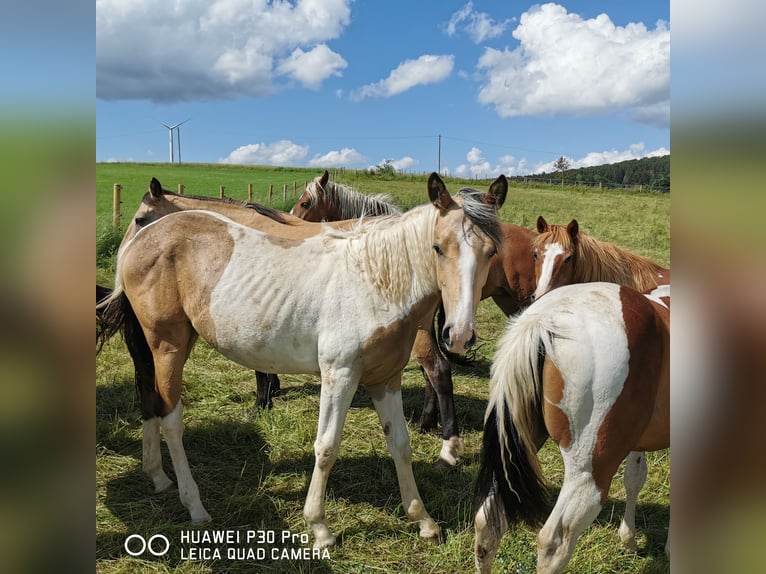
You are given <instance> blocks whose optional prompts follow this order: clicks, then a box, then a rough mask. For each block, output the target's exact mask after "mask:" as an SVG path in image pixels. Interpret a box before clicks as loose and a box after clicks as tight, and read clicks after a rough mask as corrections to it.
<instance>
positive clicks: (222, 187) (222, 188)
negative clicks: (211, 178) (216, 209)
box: [221, 186, 226, 199]
mask: <svg viewBox="0 0 766 574" xmlns="http://www.w3.org/2000/svg"><path fill="white" fill-rule="evenodd" d="M224 189H226V188H225V187H224V186H221V199H223V190H224Z"/></svg>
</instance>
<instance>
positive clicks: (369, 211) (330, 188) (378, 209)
mask: <svg viewBox="0 0 766 574" xmlns="http://www.w3.org/2000/svg"><path fill="white" fill-rule="evenodd" d="M320 190H321V191H323V192H324V195H325V199H326V201H327V202H329V203H330V204H331V205H332V206H334V207H335V208H336V209H337V210H338V213H339V215H340V219H355V218H357V217H372V216H378V215H401V213H402V212H401V210H400V209H399V208H398V207H396V206H395V205H394V204H393V198H392V197H391V196H390V195H388V194H386V193H375V194H371V195H367V194H364V193H360V192H358V191H356V190H355V189H353V188H352V187H349V186H346V185H343V184H340V183H336V182H334V181H329V182H327V185H325V187H324V189H322V188H320V187H319V184H318V183H317V182H316V181H315V182H314V185H312V186H309V187H308V188H307V189H306V193H307V194H308V201H309V206H310V208H311V207H314V206H315V205H316V204H317V202H318V201H319V191H320Z"/></svg>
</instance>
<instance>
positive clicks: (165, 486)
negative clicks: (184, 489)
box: [154, 478, 175, 494]
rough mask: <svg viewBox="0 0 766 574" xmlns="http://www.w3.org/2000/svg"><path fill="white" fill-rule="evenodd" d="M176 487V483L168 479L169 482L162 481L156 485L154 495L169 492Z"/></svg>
mask: <svg viewBox="0 0 766 574" xmlns="http://www.w3.org/2000/svg"><path fill="white" fill-rule="evenodd" d="M174 486H175V483H174V482H173V481H172V480H170V479H169V478H168V479H167V482H165V481H162V482H161V483H159V484H155V485H154V493H155V494H159V493H161V492H167V491H168V490H170V489H171V488H173V487H174Z"/></svg>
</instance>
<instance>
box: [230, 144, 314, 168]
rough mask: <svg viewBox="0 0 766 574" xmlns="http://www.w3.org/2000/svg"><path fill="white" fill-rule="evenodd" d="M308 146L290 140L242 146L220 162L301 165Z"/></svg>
mask: <svg viewBox="0 0 766 574" xmlns="http://www.w3.org/2000/svg"><path fill="white" fill-rule="evenodd" d="M308 151H309V148H308V146H300V145H298V144H295V143H293V142H291V141H289V140H281V141H278V142H273V143H270V144H266V143H258V144H249V145H244V146H240V147H238V148H237V149H235V150H234V151H233V152H231V153H230V154H229V155H228V156H227V157H225V158H222V159H219V160H218V163H233V164H240V165H241V164H257V165H281V166H293V165H300V164H301V163H302V162H303V160H304V159H305V158H306V155H307V154H308Z"/></svg>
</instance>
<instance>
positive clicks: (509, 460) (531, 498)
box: [474, 405, 550, 527]
mask: <svg viewBox="0 0 766 574" xmlns="http://www.w3.org/2000/svg"><path fill="white" fill-rule="evenodd" d="M502 410H503V411H504V418H505V421H504V424H503V425H502V428H505V429H509V430H508V432H507V433H506V434H507V435H508V436H507V437H504V439H503V440H501V437H500V434H501V430H500V428H498V419H497V406H496V405H494V406H492V410H491V411H490V413H489V415H488V416H487V418H486V421H485V423H484V438H483V444H482V449H481V464H480V467H479V473H478V475H477V477H476V482H475V486H474V514H476V512H477V511H478V510H479V509H480V508H481V505H482V503H483V502H484V500H485V499H486V498H487V497H488V496H489V495H490V494H494V495H495V498H496V499H498V500H497V503H496V504H494V505H493V509H494V511H495V512H501V511H504V512H505V516H506V518H507V520H508V524H513V523H515V522H517V521H519V520H521V521H524V522H526V523H527V524H528V525H530V526H532V527H537V526H539V525H540V524H541V523H542V522H543V520H544V519H545V517H546V516H548V514H549V513H550V500H549V497H548V489H547V487H546V485H545V483H544V482H543V480H542V478H541V477H540V476H539V475H538V473H537V472H535V469H534V468H533V466H532V465H531V464H530V460H529V456H530V454H531V455H532V456H536V453H527V452H526V449H525V447H524V444H523V442H522V440H521V439H520V437H519V435H518V433H517V431H516V426H515V425H514V424H513V421H512V420H511V415H510V408H509V407H508V406H507V405H506V408H504V409H502ZM503 461H506V462H505V464H504V462H503ZM506 474H507V478H506ZM487 519H488V520H489V522H490V523H491V524H498V523H499V517H497V516H488V517H487Z"/></svg>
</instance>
